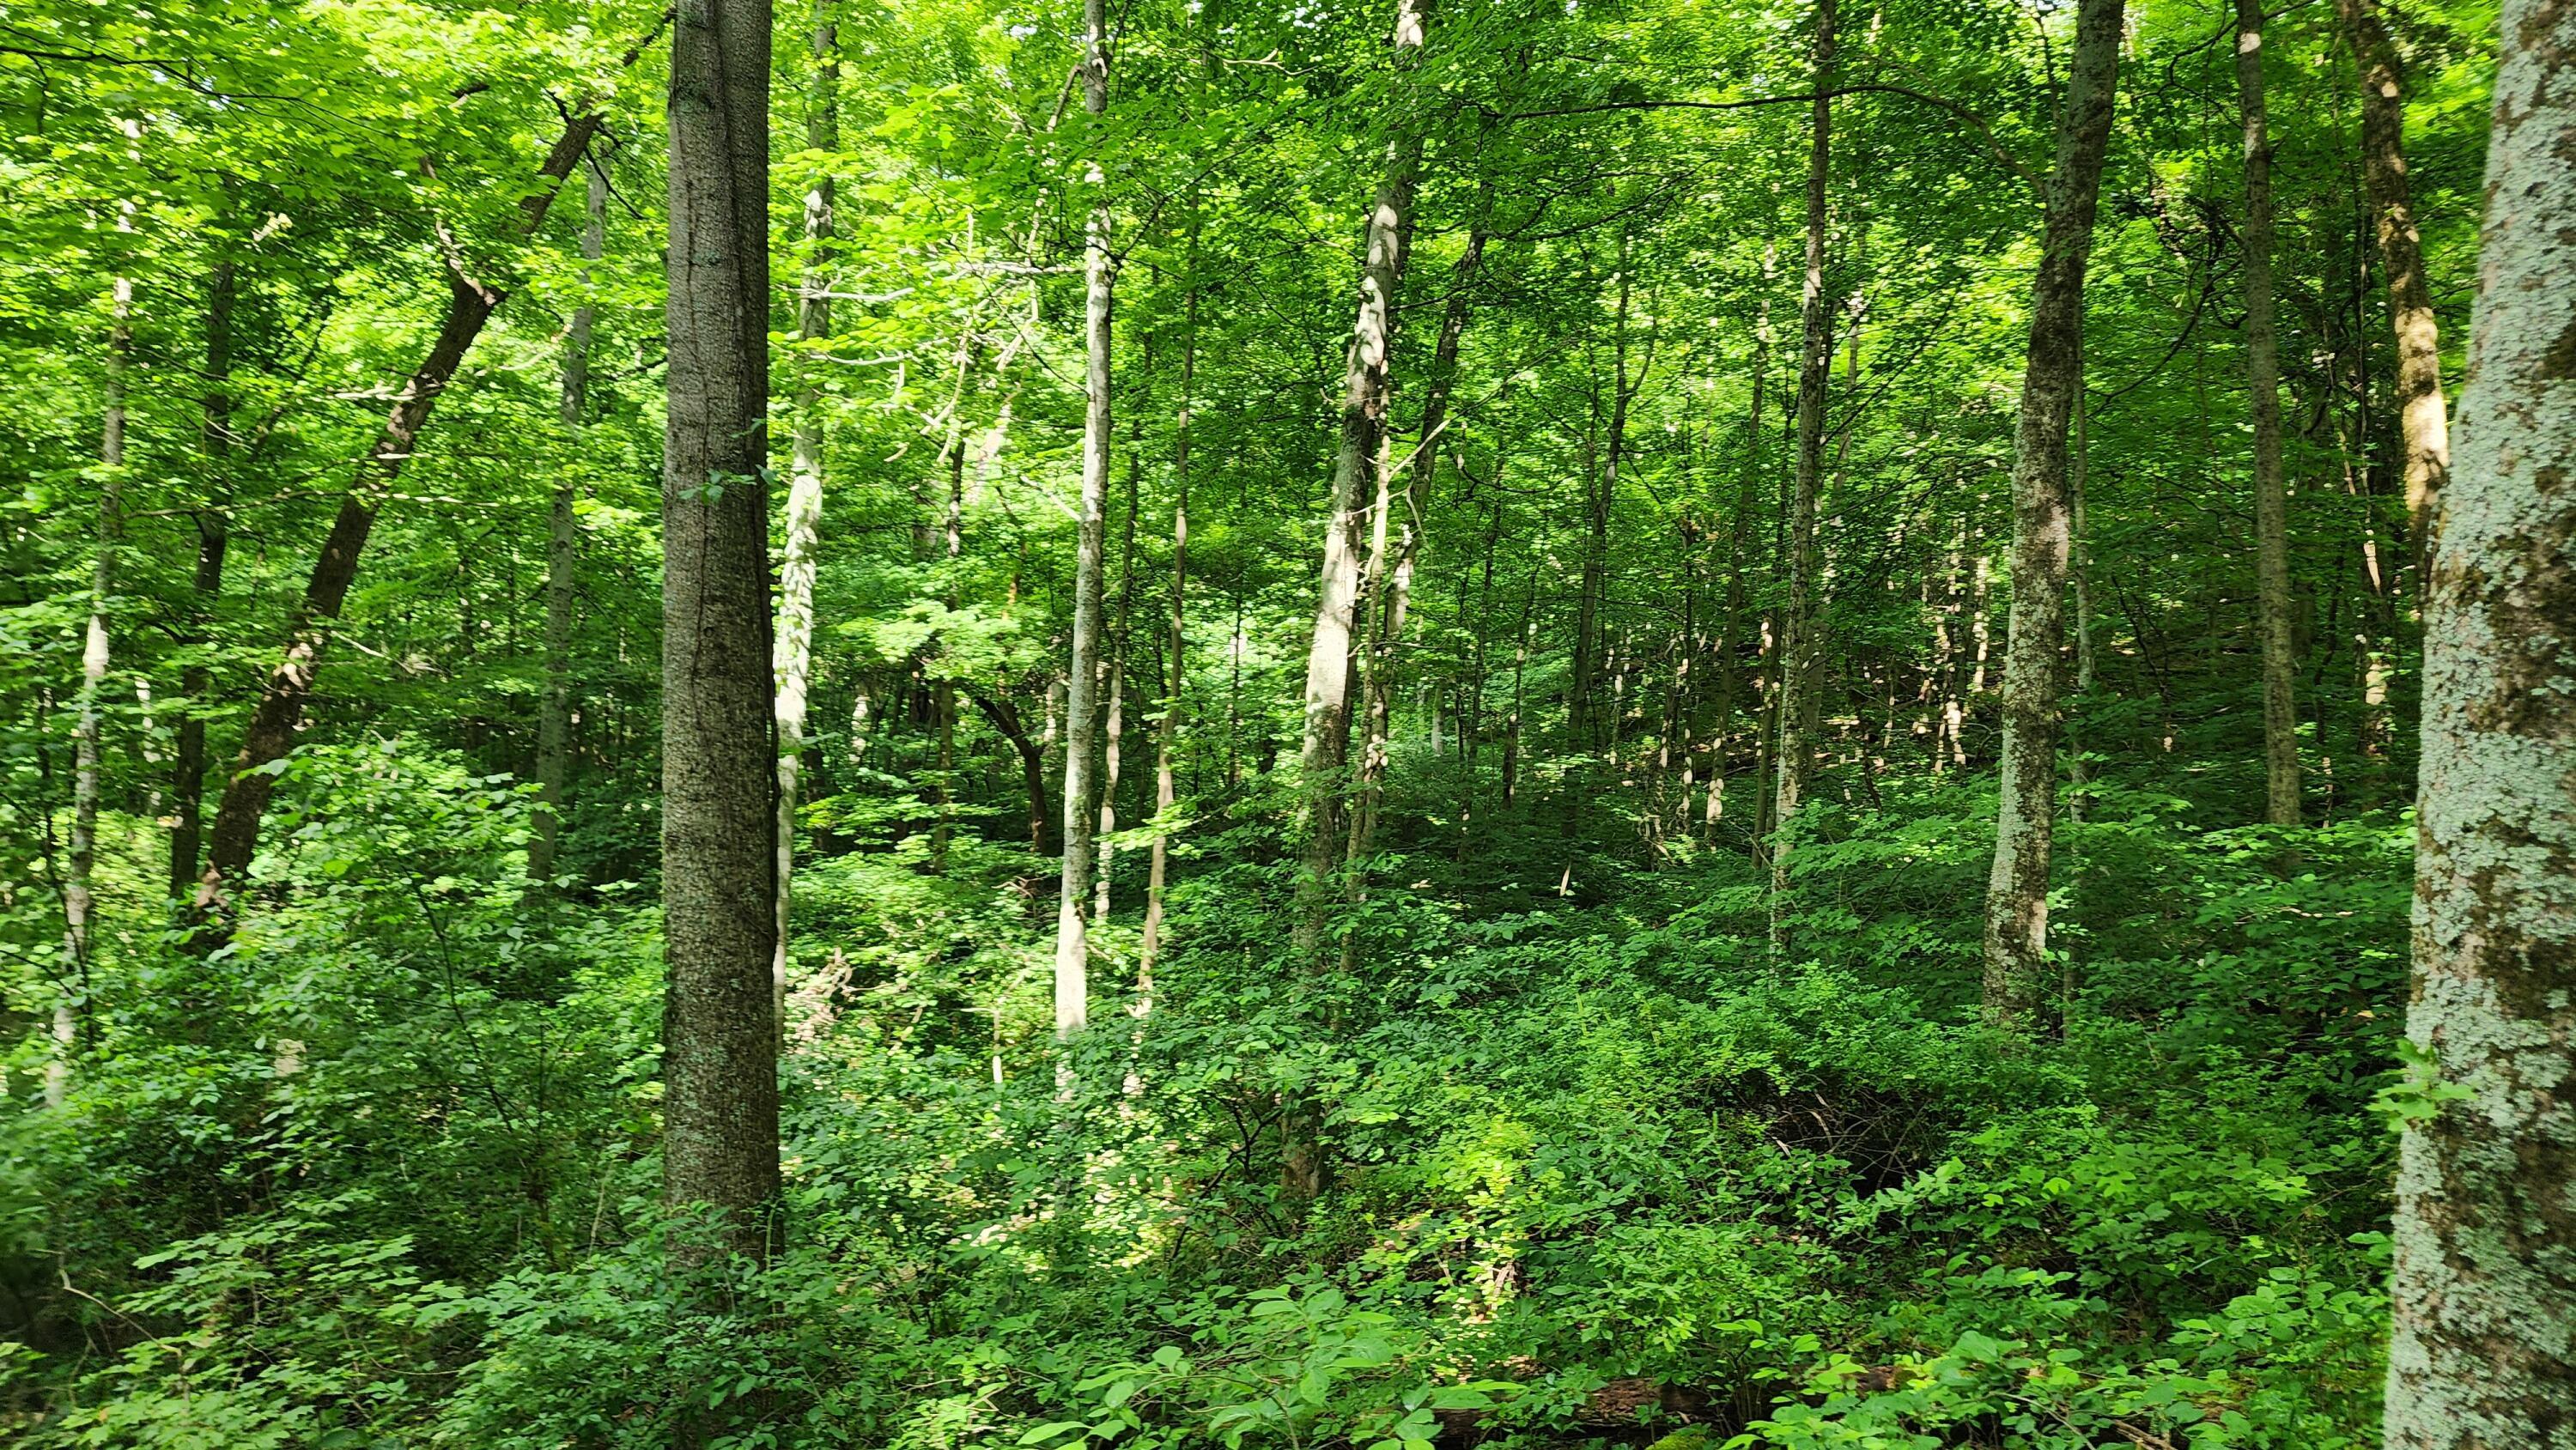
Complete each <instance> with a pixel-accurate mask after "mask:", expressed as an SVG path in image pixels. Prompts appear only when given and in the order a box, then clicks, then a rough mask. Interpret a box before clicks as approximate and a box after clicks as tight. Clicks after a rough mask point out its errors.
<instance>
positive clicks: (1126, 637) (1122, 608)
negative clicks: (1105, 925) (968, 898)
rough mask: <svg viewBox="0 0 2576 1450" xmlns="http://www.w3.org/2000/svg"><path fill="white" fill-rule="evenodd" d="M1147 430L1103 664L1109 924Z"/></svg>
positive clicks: (1096, 911) (1139, 448)
mask: <svg viewBox="0 0 2576 1450" xmlns="http://www.w3.org/2000/svg"><path fill="white" fill-rule="evenodd" d="M1152 343H1153V339H1152V338H1151V337H1150V336H1149V337H1147V338H1146V345H1147V346H1146V362H1147V365H1148V366H1151V363H1152ZM1144 444H1145V430H1144V427H1143V419H1142V417H1141V415H1140V416H1139V418H1138V420H1137V421H1136V423H1135V424H1132V425H1130V427H1129V428H1128V430H1127V525H1126V528H1125V530H1124V531H1123V534H1122V537H1121V538H1120V540H1119V545H1118V555H1119V558H1118V623H1117V625H1116V626H1115V627H1114V628H1112V629H1111V630H1110V631H1109V649H1108V651H1107V654H1106V657H1105V658H1104V659H1102V661H1101V674H1102V675H1103V676H1104V677H1106V680H1107V686H1106V689H1105V690H1104V691H1103V693H1104V694H1105V695H1106V696H1107V698H1108V702H1109V703H1108V706H1107V708H1106V709H1105V710H1104V711H1103V718H1102V721H1101V741H1100V837H1099V845H1100V869H1099V871H1098V873H1097V874H1096V875H1094V876H1093V877H1092V880H1091V920H1092V922H1093V923H1094V924H1095V925H1096V924H1098V923H1101V922H1105V921H1107V920H1108V919H1109V887H1110V884H1111V878H1110V867H1111V866H1112V865H1113V864H1114V863H1115V862H1116V860H1117V848H1116V847H1115V846H1114V845H1112V844H1111V839H1110V838H1111V836H1112V834H1113V833H1114V832H1116V831H1117V829H1118V776H1119V771H1120V768H1121V766H1122V765H1123V763H1124V762H1123V760H1122V758H1121V752H1122V750H1123V748H1124V746H1125V744H1126V735H1127V653H1128V646H1129V642H1130V640H1131V638H1132V635H1131V632H1130V628H1129V626H1130V624H1131V622H1132V618H1133V613H1134V606H1135V603H1136V509H1137V505H1138V503H1139V502H1140V501H1141V499H1142V496H1143V493H1144V481H1145V480H1144V473H1145V469H1144V457H1145V447H1144Z"/></svg>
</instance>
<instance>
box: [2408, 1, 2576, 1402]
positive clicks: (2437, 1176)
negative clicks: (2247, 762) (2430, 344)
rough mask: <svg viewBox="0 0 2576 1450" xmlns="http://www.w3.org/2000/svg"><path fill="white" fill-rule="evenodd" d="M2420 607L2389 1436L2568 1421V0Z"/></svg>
mask: <svg viewBox="0 0 2576 1450" xmlns="http://www.w3.org/2000/svg"><path fill="white" fill-rule="evenodd" d="M2503 32H2504V39H2503V46H2502V55H2501V59H2500V64H2499V69H2498V72H2497V76H2496V88H2495V129H2494V132H2493V134H2492V136H2491V138H2490V140H2489V142H2488V147H2487V173H2486V183H2487V184H2486V195H2487V208H2486V220H2485V227H2484V230H2483V232H2482V234H2481V238H2480V243H2479V253H2480V255H2479V262H2480V281H2479V287H2478V301H2477V321H2476V325H2475V328H2474V336H2473V339H2472V341H2471V343H2470V350H2469V360H2468V381H2467V383H2466V385H2465V387H2464V388H2463V390H2462V393H2461V397H2460V412H2459V448H2458V452H2457V454H2456V455H2455V466H2454V468H2453V471H2452V474H2451V477H2450V480H2449V486H2448V489H2447V491H2446V494H2445V497H2444V500H2443V504H2442V510H2441V512H2442V527H2441V531H2440V535H2439V538H2438V541H2437V543H2436V546H2435V552H2434V556H2433V571H2432V580H2431V585H2432V588H2431V591H2430V595H2429V597H2428V598H2427V600H2426V602H2425V609H2424V634H2425V652H2424V754H2423V768H2422V769H2423V774H2422V785H2421V795H2420V796H2419V798H2418V802H2417V813H2416V814H2417V822H2418V826H2417V845H2416V865H2415V973H2414V994H2413V1005H2412V1006H2411V1007H2410V1008H2409V1010H2408V1012H2407V1019H2406V1035H2407V1040H2408V1041H2409V1043H2411V1044H2412V1050H2413V1053H2414V1054H2415V1055H2416V1058H2417V1061H2418V1062H2420V1063H2421V1064H2422V1067H2423V1070H2424V1072H2425V1074H2426V1075H2427V1076H2428V1077H2429V1078H2430V1079H2431V1086H2432V1092H2431V1093H2430V1094H2429V1096H2430V1099H2431V1100H2430V1101H2429V1102H2428V1103H2427V1104H2426V1106H2427V1108H2428V1109H2429V1111H2427V1112H2425V1113H2424V1114H2422V1115H2421V1116H2417V1117H2414V1118H2412V1119H2411V1120H2410V1121H2409V1123H2408V1125H2407V1129H2406V1133H2405V1137H2404V1139H2403V1142H2402V1144H2401V1146H2400V1148H2399V1153H2398V1170H2397V1224H2396V1229H2395V1234H2394V1237H2395V1240H2396V1257H2397V1262H2396V1271H2395V1274H2394V1276H2393V1279H2392V1281H2391V1287H2392V1290H2393V1293H2394V1296H2395V1309H2396V1322H2395V1325H2394V1328H2393V1331H2392V1333H2391V1336H2390V1341H2389V1348H2388V1408H2387V1422H2386V1423H2387V1443H2388V1445H2389V1446H2390V1447H2391V1450H2473V1447H2474V1450H2500V1447H2503V1446H2532V1447H2540V1446H2557V1445H2565V1444H2569V1443H2571V1436H2576V1430H2571V1428H2570V1427H2571V1426H2576V1352H2571V1339H2570V1336H2571V1334H2576V1216H2571V1214H2570V1213H2569V1211H2568V1198H2567V1194H2568V1184H2569V1181H2570V1177H2571V1168H2576V1088H2571V1084H2576V692H2571V691H2570V690H2569V688H2568V682H2569V681H2570V680H2571V679H2576V568H2571V565H2570V553H2569V541H2570V540H2571V539H2576V469H2571V467H2570V463H2569V461H2570V460H2571V459H2576V288H2570V287H2569V286H2568V285H2567V280H2568V278H2569V276H2570V275H2571V273H2576V9H2571V8H2570V7H2568V6H2566V5H2564V4H2559V3H2554V0H2508V3H2507V4H2506V5H2505V7H2504V15H2503Z"/></svg>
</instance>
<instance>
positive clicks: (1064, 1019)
mask: <svg viewBox="0 0 2576 1450" xmlns="http://www.w3.org/2000/svg"><path fill="white" fill-rule="evenodd" d="M1082 19H1083V37H1084V39H1083V62H1082V106H1083V109H1084V110H1086V111H1088V112H1090V113H1091V114H1092V115H1094V116H1099V115H1103V114H1105V113H1106V112H1107V111H1108V109H1109V19H1108V10H1107V7H1106V3H1105V0H1083V7H1082ZM1088 180H1089V184H1090V186H1091V188H1092V191H1093V201H1092V207H1091V220H1090V224H1089V235H1088V237H1087V239H1086V243H1085V246H1084V250H1083V277H1084V289H1083V338H1084V358H1085V362H1084V370H1083V393H1084V407H1083V427H1082V513H1081V517H1080V519H1079V521H1078V524H1077V540H1076V543H1075V552H1074V570H1073V658H1072V662H1071V663H1070V665H1069V666H1068V667H1067V669H1066V671H1065V697H1064V869H1063V875H1062V879H1061V882H1060V884H1059V891H1058V895H1057V898H1056V914H1055V1030H1056V1035H1057V1036H1058V1037H1071V1036H1072V1035H1073V1034H1074V1033H1076V1032H1079V1031H1080V1030H1082V1025H1083V1023H1084V1021H1085V1020H1087V1018H1088V1017H1089V1014H1090V979H1089V970H1090V958H1091V943H1090V936H1089V933H1088V932H1087V931H1086V930H1085V925H1084V913H1085V912H1086V911H1087V910H1088V909H1089V907H1090V905H1091V853H1092V823H1093V818H1092V811H1093V810H1094V809H1095V808H1096V807H1095V805H1094V803H1093V801H1092V791H1093V789H1094V786H1093V780H1092V766H1093V761H1092V755H1093V751H1094V748H1095V739H1094V737H1095V736H1096V735H1097V734H1098V733H1099V724H1098V722H1097V721H1096V720H1095V719H1094V718H1093V715H1094V712H1095V693H1094V692H1095V690H1096V689H1097V687H1098V685H1099V670H1100V663H1099V662H1100V594H1101V572H1102V555H1103V554H1104V553H1106V552H1107V544H1106V540H1105V538H1104V535H1105V534H1106V532H1107V512H1108V507H1109V424H1110V414H1109V384H1110V375H1109V346H1110V313H1111V310H1112V308H1113V307H1114V305H1115V302H1116V288H1117V285H1118V264H1117V260H1116V258H1115V257H1113V256H1112V255H1111V253H1110V248H1109V226H1110V214H1109V199H1108V182H1107V179H1106V178H1105V177H1104V176H1103V175H1102V173H1101V169H1100V164H1099V163H1098V162H1097V161H1096V160H1095V161H1094V162H1093V163H1092V165H1091V170H1090V174H1089V177H1088Z"/></svg>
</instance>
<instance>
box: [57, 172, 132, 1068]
mask: <svg viewBox="0 0 2576 1450" xmlns="http://www.w3.org/2000/svg"><path fill="white" fill-rule="evenodd" d="M117 229H118V230H119V231H125V230H128V228H127V227H126V226H124V225H123V224H122V223H120V224H119V226H118V228H117ZM110 288H111V292H112V295H113V299H114V300H113V302H112V303H111V306H112V309H113V311H112V314H111V320H110V321H109V323H108V330H107V365H106V369H105V379H104V383H105V389H104V390H105V393H106V398H105V403H106V406H105V408H104V409H103V416H102V417H101V419H100V424H99V440H98V463H99V490H98V553H97V556H96V557H95V558H94V560H93V561H92V563H91V567H90V576H89V626H88V628H87V630H86V631H85V632H84V633H83V635H82V640H81V681H80V694H79V697H78V699H77V702H76V704H75V706H74V709H75V712H76V717H77V721H78V723H77V725H76V726H75V730H76V732H77V733H76V734H75V736H74V744H73V750H72V761H73V764H72V832H71V851H70V855H69V859H68V860H67V861H66V862H65V863H64V872H63V959H64V965H65V966H66V967H67V968H68V972H67V975H68V976H69V978H70V980H71V982H72V984H73V987H72V990H71V991H67V992H65V993H63V994H62V995H59V996H57V997H56V998H55V999H54V1023H53V1027H54V1060H53V1061H52V1062H51V1063H50V1064H48V1065H47V1066H46V1069H45V1102H46V1103H47V1104H48V1105H49V1106H53V1107H60V1106H62V1101H63V1094H64V1091H65V1090H66V1089H67V1088H68V1086H69V1085H70V1081H71V1059H72V1051H73V1046H74V1043H75V1041H76V1040H77V1037H78V1033H79V1014H80V1013H81V1012H85V1011H87V1010H88V1001H87V998H88V995H89V978H90V916H91V908H92V905H93V902H94V900H95V898H94V897H93V895H92V893H91V890H90V876H91V872H92V870H93V868H95V866H96V865H97V863H98V789H99V763H100V759H101V752H100V749H99V744H100V739H101V733H102V732H101V721H100V718H99V693H100V691H101V690H102V689H104V688H105V687H106V684H107V662H108V621H107V607H108V600H109V598H110V597H111V595H112V594H113V593H114V591H115V588H116V546H117V543H118V540H119V539H120V538H121V537H122V536H123V534H124V532H125V518H124V511H123V510H124V500H125V387H126V370H127V367H128V365H129V362H130V360H131V358H132V356H133V352H134V280H133V279H132V278H130V277H119V278H117V279H116V280H115V281H114V282H113V283H111V284H110ZM73 992H77V993H78V995H79V998H80V1000H78V1001H75V1000H74V998H73V995H72V993H73Z"/></svg>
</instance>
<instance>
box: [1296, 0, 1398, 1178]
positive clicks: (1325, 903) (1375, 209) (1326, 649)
mask: <svg viewBox="0 0 2576 1450" xmlns="http://www.w3.org/2000/svg"><path fill="white" fill-rule="evenodd" d="M1428 22H1429V0H1397V6H1396V17H1395V33H1394V39H1393V45H1394V48H1395V51H1396V64H1397V66H1398V67H1399V68H1400V69H1402V70H1403V71H1405V72H1407V73H1410V71H1411V70H1412V68H1413V66H1414V65H1415V64H1416V63H1417V62H1418V60H1419V58H1420V56H1421V52H1422V45H1423V32H1424V27H1425V26H1426V25H1427V24H1428ZM1398 108H1399V109H1398V114H1397V115H1396V117H1395V125H1394V129H1395V135H1394V138H1393V139H1392V140H1391V141H1389V143H1388V145H1387V167H1386V174H1385V176H1384V177H1383V178H1382V179H1381V180H1380V182H1379V184H1378V189H1377V197H1376V200H1375V201H1374V202H1373V203H1372V205H1371V206H1370V208H1369V215H1368V235H1367V251H1366V255H1365V260H1364V261H1363V263H1362V266H1361V272H1360V300H1359V318H1358V321H1357V322H1356V323H1355V324H1354V325H1353V327H1352V330H1351V342H1350V347H1349V351H1348V353H1347V355H1346V359H1345V366H1344V369H1343V381H1342V405H1341V445H1340V448H1339V450H1338V451H1337V452H1336V454H1335V456H1334V461H1333V484H1332V499H1331V504H1330V508H1329V512H1328V515H1327V521H1326V523H1325V527H1324V562H1323V570H1322V574H1321V577H1320V580H1319V582H1318V585H1317V589H1316V602H1315V629H1314V635H1313V637H1312V639H1311V641H1310V642H1309V644H1308V647H1307V652H1306V691H1305V727H1304V732H1303V738H1302V741H1301V743H1300V746H1299V750H1298V759H1299V764H1300V770H1301V774H1302V775H1303V777H1304V781H1303V788H1304V792H1305V806H1304V815H1305V820H1304V821H1303V823H1302V824H1303V827H1304V834H1305V845H1304V863H1303V864H1304V870H1303V871H1302V872H1301V874H1300V875H1299V877H1298V881H1297V903H1296V905H1297V916H1296V922H1295V937H1294V947H1295V952H1296V955H1297V959H1298V961H1299V962H1300V963H1301V964H1302V965H1303V966H1304V967H1305V968H1306V969H1307V970H1308V971H1322V970H1324V969H1325V968H1326V967H1327V966H1329V965H1330V964H1331V961H1332V960H1333V956H1332V953H1331V951H1330V949H1329V948H1328V946H1327V945H1326V943H1325V941H1324V935H1325V931H1326V929H1327V927H1328V926H1329V917H1330V913H1331V904H1332V901H1333V899H1334V897H1335V895H1336V894H1337V893H1336V892H1335V891H1334V890H1333V882H1332V880H1331V878H1332V877H1333V875H1334V873H1335V868H1336V867H1337V866H1338V865H1339V863H1340V859H1341V856H1342V853H1343V850H1344V848H1345V845H1346V841H1345V822H1344V814H1345V813H1344V800H1343V788H1344V785H1345V782H1344V780H1343V778H1342V777H1343V774H1344V767H1345V766H1346V765H1347V763H1348V760H1349V754H1350V736H1351V667H1350V666H1351V658H1350V657H1351V643H1352V637H1353V635H1354V633H1355V631H1356V627H1357V622H1358V610H1359V583H1360V567H1361V562H1362V552H1363V551H1362V548H1361V544H1360V527H1361V515H1362V514H1363V513H1364V512H1365V508H1366V501H1365V500H1364V499H1363V497H1362V492H1361V486H1362V484H1363V482H1365V481H1366V479H1367V478H1368V477H1369V475H1370V470H1371V469H1372V468H1373V467H1374V466H1375V463H1376V459H1377V456H1378V445H1379V442H1380V440H1381V435H1382V434H1383V432H1384V430H1385V427H1386V402H1387V372H1386V368H1387V348H1388V345H1389V343H1390V341H1391V340H1392V335H1393V329H1394V324H1395V310H1394V309H1395V298H1396V292H1397V289H1398V287H1399V286H1400V285H1401V283H1402V278H1403V238H1404V233H1405V231H1406V230H1407V228H1408V227H1409V226H1410V225H1411V220H1412V212H1413V190H1414V178H1415V175H1416V173H1417V172H1418V171H1419V169H1420V167H1421V164H1422V137H1421V133H1420V131H1419V129H1418V128H1417V122H1416V118H1415V117H1414V116H1413V115H1412V114H1410V111H1409V109H1408V108H1407V106H1406V104H1405V103H1404V102H1399V103H1398ZM1307 1166H1309V1167H1311V1168H1312V1170H1313V1173H1312V1174H1311V1175H1309V1174H1308V1173H1307V1172H1306V1168H1305V1167H1301V1166H1299V1165H1297V1164H1294V1163H1292V1165H1291V1170H1290V1178H1291V1191H1292V1192H1294V1191H1297V1185H1298V1183H1300V1182H1305V1183H1307V1184H1308V1186H1309V1187H1310V1188H1311V1189H1314V1190H1320V1186H1321V1179H1320V1177H1319V1176H1315V1175H1320V1173H1321V1170H1322V1165H1321V1161H1320V1160H1317V1161H1315V1162H1314V1163H1313V1164H1311V1165H1307Z"/></svg>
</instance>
